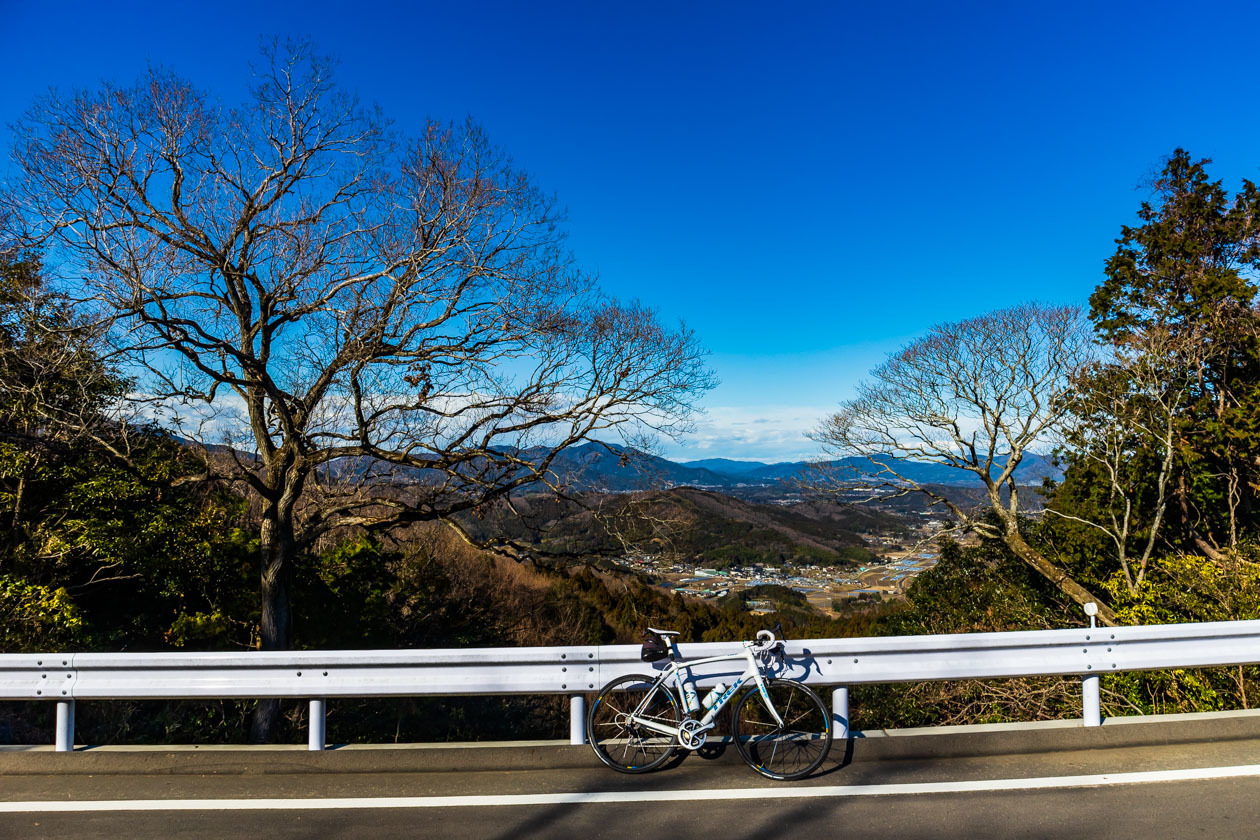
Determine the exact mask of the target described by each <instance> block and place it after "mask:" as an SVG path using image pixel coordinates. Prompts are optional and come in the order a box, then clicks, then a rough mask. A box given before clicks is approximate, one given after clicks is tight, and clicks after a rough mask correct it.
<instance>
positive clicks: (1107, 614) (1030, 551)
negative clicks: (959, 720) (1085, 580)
mask: <svg viewBox="0 0 1260 840" xmlns="http://www.w3.org/2000/svg"><path fill="white" fill-rule="evenodd" d="M1003 541H1004V542H1005V543H1006V546H1007V547H1008V548H1009V549H1010V550H1011V551H1012V552H1013V553H1014V554H1015V556H1016V557H1018V558H1019V559H1020V560H1023V561H1024V562H1025V563H1027V564H1028V565H1029V566H1031V567H1032V568H1034V569H1036V570H1037V571H1038V572H1040V573H1041V574H1042V575H1043V576H1044V577H1045V578H1046V580H1048V581H1050V582H1051V583H1053V584H1054V585H1055V586H1056V587H1058V588H1059V591H1061V592H1063V593H1064V594H1065V595H1067V596H1068V597H1069V598H1071V599H1072V600H1073V601H1075V602H1076V603H1078V604H1080V605H1081V606H1084V605H1085V604H1088V603H1091V602H1092V603H1094V604H1097V605H1098V621H1099V622H1101V623H1102V624H1105V625H1107V626H1108V627H1115V626H1116V625H1117V624H1118V623H1119V622H1118V620H1117V618H1116V613H1115V611H1114V610H1112V609H1111V607H1109V606H1107V605H1106V604H1105V603H1103V601H1102V599H1100V598H1096V597H1094V595H1093V594H1091V593H1090V591H1089V590H1088V589H1086V588H1085V587H1083V586H1081V585H1080V584H1079V583H1077V582H1076V581H1074V580H1072V578H1070V577H1068V573H1067V572H1065V571H1063V570H1062V569H1060V568H1059V567H1058V566H1056V565H1054V564H1053V563H1051V562H1050V561H1049V560H1047V559H1046V558H1045V557H1043V556H1042V554H1041V552H1039V551H1037V549H1035V548H1033V547H1032V546H1031V545H1029V544H1028V542H1027V540H1025V539H1024V537H1023V535H1022V534H1020V533H1019V531H1018V530H1008V531H1007V532H1006V536H1005V537H1004V538H1003Z"/></svg>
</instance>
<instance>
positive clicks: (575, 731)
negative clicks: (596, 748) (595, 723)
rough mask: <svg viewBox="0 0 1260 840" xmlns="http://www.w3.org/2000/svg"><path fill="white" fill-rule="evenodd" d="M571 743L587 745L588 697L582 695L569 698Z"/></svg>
mask: <svg viewBox="0 0 1260 840" xmlns="http://www.w3.org/2000/svg"><path fill="white" fill-rule="evenodd" d="M569 743H570V744H585V743H586V697H584V696H583V695H581V694H574V695H573V696H572V697H570V698H569Z"/></svg>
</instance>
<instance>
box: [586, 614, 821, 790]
mask: <svg viewBox="0 0 1260 840" xmlns="http://www.w3.org/2000/svg"><path fill="white" fill-rule="evenodd" d="M647 632H648V633H650V634H652V636H650V637H649V644H645V645H644V658H645V660H647V661H654V659H664V658H665V657H666V656H668V658H669V659H670V662H669V664H668V665H666V666H665V668H664V670H663V671H661V672H660V674H658V675H657V676H655V677H650V676H645V675H643V674H627V675H625V676H623V677H618V678H617V679H615V680H612V681H611V682H609V683H608V684H607V685H605V686H604V687H603V688H602V689H600V692H599V694H598V695H597V696H596V698H595V700H594V702H593V703H592V704H591V706H590V710H589V711H588V712H587V715H586V732H587V736H588V738H589V739H590V744H591V747H592V748H593V749H594V750H595V755H597V756H599V760H600V761H602V762H603V763H604V764H606V765H608V766H609V767H611V768H612V769H614V770H616V771H618V772H620V773H646V772H647V771H649V770H655V769H656V768H658V767H660V766H661V765H662V764H664V763H665V762H666V761H668V760H669V759H670V757H671V756H672V755H674V753H675V752H676V751H677V750H678V749H680V748H681V749H684V750H691V751H694V750H698V749H700V748H701V747H702V746H704V744H705V742H706V741H707V739H708V737H709V733H710V732H712V731H713V729H714V727H715V726H716V725H717V723H716V721H717V717H718V715H719V714H720V713H721V711H722V709H723V708H724V707H725V706H726V705H727V704H728V703H730V702H731V699H732V698H733V697H735V695H736V692H738V691H739V689H740V687H741V686H745V685H748V684H749V683H751V685H749V687H748V689H747V690H746V691H745V692H744V693H743V694H742V695H740V696H739V698H738V699H737V700H736V701H735V705H734V707H733V712H732V714H731V727H730V729H731V731H730V740H731V741H734V743H735V747H736V749H738V750H739V755H740V757H741V758H743V759H744V761H745V762H746V763H747V764H748V766H749V767H751V768H753V769H754V770H756V771H757V772H758V773H760V774H761V775H763V776H766V777H768V778H771V779H777V780H779V781H791V780H793V779H800V778H804V777H805V776H808V775H809V774H810V773H812V772H814V771H815V770H816V769H818V766H819V765H820V764H822V763H823V759H825V758H826V757H827V752H828V751H829V750H830V749H831V735H832V731H831V713H830V712H829V711H828V709H827V707H826V706H825V705H824V704H823V701H822V700H821V699H819V697H818V695H817V694H815V693H814V692H813V691H812V690H810V688H809V687H808V686H807V685H805V684H804V683H800V682H797V681H796V680H791V679H784V678H781V677H768V676H766V673H765V672H766V668H767V666H768V664H769V661H770V659H771V658H772V657H775V656H777V657H778V658H779V660H780V661H782V658H783V642H782V641H780V640H778V639H776V638H775V635H774V633H772V632H771V631H769V630H760V631H758V632H757V638H756V640H754V641H751V642H744V643H743V648H744V649H743V650H742V651H741V652H739V653H730V654H726V655H723V656H710V657H706V658H704V659H693V660H691V661H684V660H683V659H682V656H681V655H680V654H679V652H678V645H677V642H676V640H675V637H676V636H677V635H678V633H677V632H676V631H673V630H657V629H655V628H652V627H649V628H648V630H647ZM665 640H667V641H668V649H666V648H665V646H664V641H665ZM652 642H655V643H656V645H655V647H653V646H652ZM649 650H658V651H660V655H659V656H655V655H653V656H652V657H650V658H649ZM740 659H742V660H744V661H745V662H746V663H747V668H746V669H745V671H744V673H743V674H741V675H740V676H739V677H738V678H737V679H736V680H735V681H734V682H733V683H732V684H731V685H730V686H729V687H728V686H726V685H724V684H722V683H720V682H719V683H718V684H717V685H716V686H714V687H713V689H712V690H710V692H709V693H708V694H707V695H705V697H704V698H703V699H700V698H699V696H698V694H697V692H696V681H695V676H694V675H693V673H692V669H693V668H695V667H697V666H701V665H709V664H712V663H717V662H730V661H735V660H740Z"/></svg>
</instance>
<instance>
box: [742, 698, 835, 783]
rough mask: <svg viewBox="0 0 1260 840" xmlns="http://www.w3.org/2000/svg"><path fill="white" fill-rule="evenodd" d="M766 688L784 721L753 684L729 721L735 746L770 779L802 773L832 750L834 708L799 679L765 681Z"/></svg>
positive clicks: (794, 776) (815, 766) (790, 779)
mask: <svg viewBox="0 0 1260 840" xmlns="http://www.w3.org/2000/svg"><path fill="white" fill-rule="evenodd" d="M766 691H767V692H768V693H769V695H770V702H772V703H773V704H774V708H775V709H777V710H778V712H779V716H780V717H781V718H782V719H783V726H782V727H780V726H779V725H778V724H777V723H775V720H774V715H772V714H771V713H770V710H769V709H768V708H766V703H765V699H764V698H762V696H761V692H760V691H758V690H757V688H756V687H755V686H754V687H753V688H752V689H750V690H749V691H748V692H747V693H745V694H744V696H742V697H740V698H739V701H738V702H737V703H736V705H735V712H734V714H733V715H732V719H733V720H732V723H731V735H732V736H733V737H734V739H735V746H736V747H737V748H738V749H739V754H740V756H741V757H742V758H743V759H744V761H746V762H747V763H748V766H749V767H751V768H753V769H754V770H756V771H757V772H758V773H760V774H761V775H763V776H766V777H767V778H771V779H777V780H779V781H792V780H793V779H801V778H804V777H805V776H808V775H809V774H810V773H812V772H814V771H815V770H817V769H818V766H819V765H820V764H822V763H823V759H825V758H826V757H827V753H828V752H829V751H830V750H831V713H830V712H829V711H828V710H827V707H826V705H824V704H823V701H822V700H821V699H820V698H819V697H818V695H817V694H815V693H814V692H813V691H812V690H810V688H809V686H807V685H805V684H804V683H799V682H797V681H796V680H785V679H769V680H766Z"/></svg>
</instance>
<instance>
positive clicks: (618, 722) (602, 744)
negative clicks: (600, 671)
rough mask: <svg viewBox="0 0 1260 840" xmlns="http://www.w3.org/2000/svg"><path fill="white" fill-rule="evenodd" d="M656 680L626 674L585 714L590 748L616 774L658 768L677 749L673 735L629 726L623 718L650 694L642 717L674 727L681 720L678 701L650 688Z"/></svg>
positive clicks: (658, 688) (661, 688)
mask: <svg viewBox="0 0 1260 840" xmlns="http://www.w3.org/2000/svg"><path fill="white" fill-rule="evenodd" d="M655 682H656V678H655V677H648V676H644V675H643V674H627V675H626V676H624V677H618V678H617V679H615V680H612V681H611V682H609V683H608V684H607V685H605V686H604V687H603V688H602V689H600V691H599V694H598V695H596V697H595V700H594V702H592V703H591V707H590V709H589V710H588V711H587V713H586V737H587V740H588V741H590V744H591V749H593V750H594V751H595V755H596V756H598V758H599V760H600V761H602V762H603V763H604V764H606V765H608V766H609V767H611V768H612V769H613V770H616V771H617V772H618V773H646V772H648V771H649V770H655V769H656V768H657V767H660V766H661V765H662V764H664V763H665V762H666V761H668V760H669V758H670V756H672V755H673V754H674V752H675V751H676V750H677V749H678V740H677V738H675V737H674V736H672V735H665V734H662V733H660V732H654V731H652V730H650V729H643V728H642V727H640V726H636V725H635V724H632V723H629V722H628V721H627V720H625V718H626V716H627V715H629V713H630V712H632V711H633V710H634V709H635V708H636V707H637V706H638V705H639V703H640V702H641V701H642V700H643V692H645V691H651V692H652V696H651V697H650V698H649V699H648V703H647V706H646V707H645V708H644V710H643V715H644V716H645V717H651V718H654V719H656V720H658V721H660V722H661V723H664V724H667V725H669V726H674V727H677V726H678V725H679V723H681V721H682V716H681V714H680V713H679V709H678V701H677V699H676V698H675V697H674V695H673V692H671V691H670V690H669V689H668V688H666V687H665V686H663V685H659V686H657V685H653V683H655Z"/></svg>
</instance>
